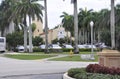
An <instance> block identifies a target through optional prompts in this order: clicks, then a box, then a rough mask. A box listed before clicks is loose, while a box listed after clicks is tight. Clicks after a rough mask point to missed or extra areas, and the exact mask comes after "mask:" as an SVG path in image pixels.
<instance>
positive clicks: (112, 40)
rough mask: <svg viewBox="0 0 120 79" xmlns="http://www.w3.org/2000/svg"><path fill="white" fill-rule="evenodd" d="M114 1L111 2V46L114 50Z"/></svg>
mask: <svg viewBox="0 0 120 79" xmlns="http://www.w3.org/2000/svg"><path fill="white" fill-rule="evenodd" d="M114 2H115V1H114V0H111V22H110V25H111V45H112V49H114V48H115V13H114Z"/></svg>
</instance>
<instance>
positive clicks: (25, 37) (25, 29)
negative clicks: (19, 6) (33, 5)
mask: <svg viewBox="0 0 120 79" xmlns="http://www.w3.org/2000/svg"><path fill="white" fill-rule="evenodd" d="M23 24H24V51H25V52H27V23H26V16H25V17H24V22H23Z"/></svg>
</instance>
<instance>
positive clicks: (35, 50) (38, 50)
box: [33, 47, 42, 52]
mask: <svg viewBox="0 0 120 79" xmlns="http://www.w3.org/2000/svg"><path fill="white" fill-rule="evenodd" d="M41 51H42V50H41V49H40V48H38V47H35V48H33V52H41Z"/></svg>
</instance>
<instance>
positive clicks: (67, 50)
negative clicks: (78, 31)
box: [62, 48, 73, 52]
mask: <svg viewBox="0 0 120 79" xmlns="http://www.w3.org/2000/svg"><path fill="white" fill-rule="evenodd" d="M71 50H72V51H73V49H66V48H63V49H62V51H63V52H70V51H71Z"/></svg>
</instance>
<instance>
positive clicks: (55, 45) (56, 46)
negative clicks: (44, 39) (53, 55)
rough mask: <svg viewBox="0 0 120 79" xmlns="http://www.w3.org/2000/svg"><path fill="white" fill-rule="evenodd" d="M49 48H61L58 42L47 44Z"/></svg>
mask: <svg viewBox="0 0 120 79" xmlns="http://www.w3.org/2000/svg"><path fill="white" fill-rule="evenodd" d="M49 47H50V48H51V49H62V48H61V47H60V46H59V45H58V44H51V45H49Z"/></svg>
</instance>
